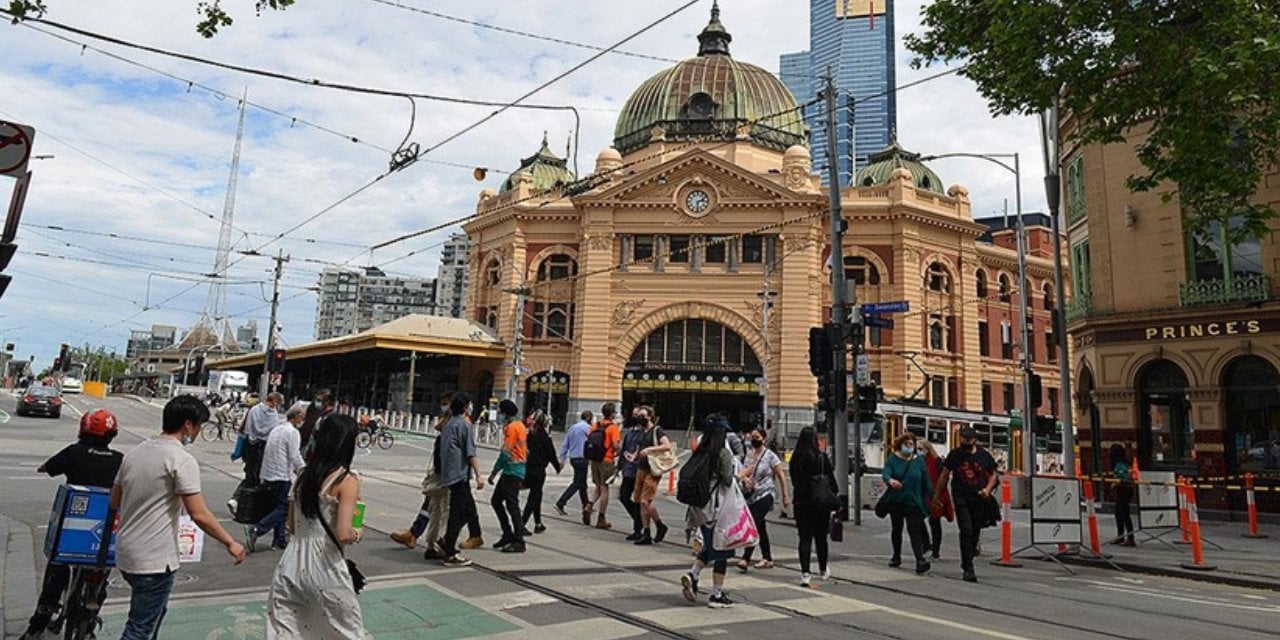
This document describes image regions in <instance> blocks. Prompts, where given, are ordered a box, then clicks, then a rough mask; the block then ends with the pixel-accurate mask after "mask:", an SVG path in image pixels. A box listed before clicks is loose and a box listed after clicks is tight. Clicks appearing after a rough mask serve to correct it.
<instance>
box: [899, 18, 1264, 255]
mask: <svg viewBox="0 0 1280 640" xmlns="http://www.w3.org/2000/svg"><path fill="white" fill-rule="evenodd" d="M923 22H924V25H925V27H926V29H927V30H926V32H925V33H924V34H923V35H920V36H914V35H909V36H907V37H906V45H907V48H908V49H910V50H911V51H912V52H914V53H915V54H916V55H917V58H916V60H915V61H914V64H915V65H916V66H917V67H919V66H924V65H927V64H930V63H936V62H941V61H947V62H959V63H963V64H965V65H966V66H965V68H964V70H963V71H962V72H961V73H962V74H963V75H965V76H966V77H968V78H970V79H972V80H973V81H974V82H975V83H976V84H977V86H978V90H979V91H980V92H981V93H982V95H983V96H984V97H985V98H986V99H987V100H988V102H989V104H990V107H991V110H992V112H993V113H994V114H996V115H1007V114H1012V113H1021V114H1031V113H1036V112H1039V111H1042V110H1044V109H1045V108H1047V107H1048V106H1049V105H1050V104H1051V102H1052V100H1053V98H1054V96H1056V95H1061V107H1062V109H1063V112H1064V113H1075V114H1078V115H1080V116H1082V117H1080V118H1077V121H1078V124H1079V126H1078V127H1077V129H1076V130H1075V131H1074V133H1073V136H1074V138H1075V139H1076V140H1077V141H1079V142H1082V143H1113V142H1121V141H1123V140H1124V139H1125V136H1126V135H1137V145H1138V147H1137V152H1138V159H1139V160H1140V161H1141V163H1142V165H1143V166H1144V167H1145V168H1146V170H1147V173H1146V174H1144V175H1134V176H1130V177H1129V178H1128V186H1129V188H1130V189H1132V190H1135V191H1159V192H1161V193H1162V195H1163V196H1164V197H1165V199H1166V201H1168V200H1171V199H1172V198H1173V197H1174V196H1175V195H1176V197H1177V198H1178V200H1179V202H1180V204H1181V206H1182V207H1183V209H1184V210H1185V211H1186V212H1187V222H1188V226H1189V227H1190V228H1191V229H1193V230H1194V229H1198V228H1202V227H1203V226H1204V225H1206V224H1208V223H1209V222H1210V221H1213V220H1218V221H1223V222H1225V221H1226V220H1227V219H1229V218H1231V217H1232V216H1234V215H1243V216H1244V218H1245V220H1246V223H1245V225H1243V227H1242V228H1240V229H1239V230H1238V231H1237V232H1236V233H1238V235H1239V236H1240V237H1245V236H1248V235H1252V236H1255V237H1261V236H1263V235H1265V234H1266V232H1267V226H1266V222H1267V220H1268V219H1269V218H1271V217H1274V216H1275V215H1276V212H1275V211H1274V210H1272V209H1271V208H1270V207H1268V206H1266V205H1263V204H1257V203H1254V202H1252V201H1251V200H1252V198H1253V195H1254V193H1255V191H1256V188H1257V186H1258V184H1259V182H1260V180H1261V178H1262V176H1263V172H1264V171H1266V170H1267V169H1268V168H1270V167H1274V166H1275V165H1276V163H1277V160H1280V153H1278V152H1280V80H1278V78H1280V75H1278V74H1277V71H1276V70H1277V69H1280V0H936V1H935V2H934V3H933V4H932V5H930V6H929V7H927V8H926V9H925V11H924V16H923Z"/></svg>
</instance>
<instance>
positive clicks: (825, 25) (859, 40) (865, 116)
mask: <svg viewBox="0 0 1280 640" xmlns="http://www.w3.org/2000/svg"><path fill="white" fill-rule="evenodd" d="M893 20H894V0H810V1H809V69H808V71H807V74H808V77H809V89H808V90H807V91H805V92H804V93H803V94H796V97H797V99H800V100H802V101H803V100H805V99H807V98H808V97H811V96H815V95H818V90H819V89H820V88H821V85H822V81H823V78H824V77H825V75H826V73H827V69H831V70H833V71H834V72H835V76H836V89H837V90H838V91H839V94H840V99H841V104H840V110H839V111H837V112H836V122H837V130H838V133H837V141H836V142H837V144H836V148H837V158H836V166H837V167H838V168H839V171H840V184H841V185H846V184H849V180H850V179H851V178H852V177H853V176H854V174H855V173H857V171H858V170H859V169H861V168H862V167H864V166H866V165H867V164H868V158H869V156H870V155H871V154H872V153H875V152H877V151H879V150H881V149H883V148H885V146H887V145H888V144H889V140H890V138H891V137H892V136H893V132H894V131H895V130H896V129H897V122H898V103H897V94H896V92H894V91H892V89H893V87H894V86H895V85H896V81H897V80H896V73H895V68H894V65H895V51H896V49H897V44H896V41H895V40H894V25H893ZM791 55H794V54H791ZM788 83H789V86H792V85H790V81H788ZM793 92H794V91H793ZM801 95H803V96H804V98H801ZM849 99H851V100H853V101H856V104H855V105H854V106H853V107H852V109H850V108H847V107H848V104H847V102H846V101H847V100H849ZM851 112H852V113H851ZM821 113H824V112H823V111H822V110H821V109H810V110H809V112H808V115H809V119H808V124H809V127H810V129H812V131H813V147H812V148H813V156H814V166H815V167H816V168H817V170H818V171H819V172H820V174H821V175H822V178H823V181H824V182H825V181H826V176H827V167H828V164H827V132H826V121H825V119H824V118H821V117H819V114H821ZM851 121H852V122H853V124H855V125H856V126H853V127H851V126H850V122H851ZM851 134H852V135H851Z"/></svg>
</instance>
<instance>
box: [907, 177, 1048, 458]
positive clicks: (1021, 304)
mask: <svg viewBox="0 0 1280 640" xmlns="http://www.w3.org/2000/svg"><path fill="white" fill-rule="evenodd" d="M942 158H977V159H979V160H986V161H987V162H990V163H992V164H994V165H997V166H999V167H1001V168H1003V169H1004V170H1005V171H1008V172H1009V173H1012V174H1013V180H1014V199H1015V200H1016V202H1017V205H1016V206H1017V220H1018V223H1017V236H1018V313H1019V315H1020V316H1021V321H1022V349H1021V354H1022V355H1021V359H1022V362H1021V365H1022V472H1023V473H1025V474H1026V475H1027V476H1028V477H1030V476H1031V475H1032V474H1034V473H1035V469H1036V443H1035V435H1034V432H1033V431H1032V429H1031V423H1032V420H1033V419H1034V416H1035V409H1034V405H1035V402H1034V401H1033V400H1032V398H1031V375H1032V370H1031V359H1030V358H1028V357H1027V355H1028V353H1029V349H1030V346H1031V315H1030V313H1029V311H1028V305H1027V248H1026V228H1025V227H1024V226H1023V222H1022V163H1021V158H1020V156H1019V155H1018V154H1016V153H943V154H938V155H934V156H924V157H922V158H920V160H921V161H928V160H939V159H942ZM1009 159H1012V160H1013V164H1012V165H1010V164H1009V163H1007V162H1005V160H1009Z"/></svg>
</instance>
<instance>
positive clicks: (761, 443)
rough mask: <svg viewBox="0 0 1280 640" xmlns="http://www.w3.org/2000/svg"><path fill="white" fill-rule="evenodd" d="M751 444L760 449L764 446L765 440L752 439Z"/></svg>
mask: <svg viewBox="0 0 1280 640" xmlns="http://www.w3.org/2000/svg"><path fill="white" fill-rule="evenodd" d="M751 446H753V447H755V448H757V449H759V448H760V447H763V446H764V440H752V441H751Z"/></svg>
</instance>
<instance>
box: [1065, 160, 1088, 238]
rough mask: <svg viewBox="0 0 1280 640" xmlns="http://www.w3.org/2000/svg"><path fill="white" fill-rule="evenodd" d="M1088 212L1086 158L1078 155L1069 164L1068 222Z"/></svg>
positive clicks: (1082, 216) (1070, 222)
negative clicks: (1085, 180)
mask: <svg viewBox="0 0 1280 640" xmlns="http://www.w3.org/2000/svg"><path fill="white" fill-rule="evenodd" d="M1087 214H1088V204H1087V202H1086V201H1085V195H1084V158H1083V157H1081V156H1076V157H1075V158H1074V159H1073V160H1072V161H1071V162H1070V163H1068V164H1067V224H1072V223H1074V222H1075V221H1077V220H1080V219H1081V218H1084V217H1085V216H1086V215H1087Z"/></svg>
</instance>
